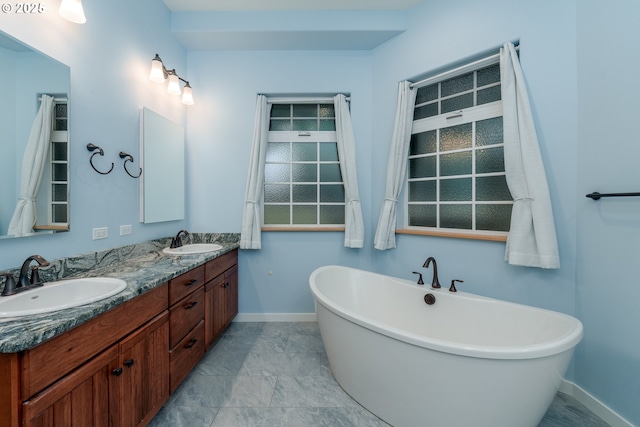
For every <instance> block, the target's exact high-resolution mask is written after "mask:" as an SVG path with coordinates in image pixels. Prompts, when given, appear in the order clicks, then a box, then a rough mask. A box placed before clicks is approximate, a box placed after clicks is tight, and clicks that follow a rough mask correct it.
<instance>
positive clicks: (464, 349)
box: [309, 266, 582, 427]
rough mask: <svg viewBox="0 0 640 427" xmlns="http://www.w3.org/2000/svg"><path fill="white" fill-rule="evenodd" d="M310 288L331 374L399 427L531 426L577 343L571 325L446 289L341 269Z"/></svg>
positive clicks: (576, 329)
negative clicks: (428, 299) (427, 300)
mask: <svg viewBox="0 0 640 427" xmlns="http://www.w3.org/2000/svg"><path fill="white" fill-rule="evenodd" d="M309 282H310V285H311V291H312V293H313V296H314V298H315V301H316V310H317V315H318V323H319V326H320V332H321V335H322V340H323V342H324V345H325V349H326V352H327V356H328V359H329V365H330V367H331V371H332V372H333V375H334V376H335V378H336V380H337V381H338V383H339V384H340V386H341V387H342V388H343V389H344V390H345V391H346V392H347V393H349V395H351V397H353V398H354V399H355V400H356V401H358V402H359V403H360V404H362V405H363V406H364V407H365V408H367V409H368V410H369V411H371V412H372V413H374V414H376V415H377V416H378V417H380V418H381V419H383V420H385V421H386V422H388V423H389V424H391V425H393V426H395V427H413V426H416V427H417V426H427V427H466V426H474V427H475V426H487V427H500V426H504V427H518V426H526V427H532V426H537V425H538V422H539V421H540V420H541V419H542V417H543V416H544V414H545V412H546V411H547V409H548V407H549V405H550V404H551V401H552V400H553V398H554V396H555V394H556V393H557V391H558V388H559V387H560V384H561V381H562V377H563V375H564V374H565V371H566V369H567V366H568V364H569V361H570V360H571V357H572V355H573V349H574V347H575V346H576V344H578V342H580V339H581V338H582V323H580V321H579V320H577V319H575V318H573V317H571V316H568V315H565V314H561V313H556V312H553V311H549V310H543V309H538V308H534V307H529V306H525V305H519V304H513V303H508V302H504V301H499V300H495V299H491V298H485V297H481V296H477V295H473V294H469V293H466V292H457V293H452V292H449V290H448V288H445V287H444V286H443V287H442V288H441V289H432V288H431V287H430V286H429V285H428V284H427V285H424V286H419V285H416V284H414V283H413V282H411V281H408V280H403V279H398V278H393V277H389V276H384V275H380V274H375V273H371V272H367V271H362V270H357V269H353V268H348V267H340V266H325V267H320V268H318V269H317V270H315V271H314V272H313V273H312V274H311V277H310V278H309ZM428 293H431V294H433V295H434V296H435V299H436V301H435V303H434V304H433V305H427V304H426V303H425V300H424V297H425V295H426V294H428Z"/></svg>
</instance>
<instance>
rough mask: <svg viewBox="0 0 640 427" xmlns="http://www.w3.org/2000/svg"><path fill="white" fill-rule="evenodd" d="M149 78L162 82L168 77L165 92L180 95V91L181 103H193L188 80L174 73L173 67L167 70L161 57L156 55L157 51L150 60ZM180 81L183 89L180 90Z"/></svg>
mask: <svg viewBox="0 0 640 427" xmlns="http://www.w3.org/2000/svg"><path fill="white" fill-rule="evenodd" d="M149 79H150V80H151V81H152V82H156V83H164V82H165V80H167V79H168V80H169V84H168V86H167V92H168V93H170V94H171V95H180V93H182V103H183V104H185V105H193V93H192V91H191V85H189V82H188V81H186V80H185V79H183V78H182V77H180V76H179V75H178V73H176V70H175V68H174V69H172V70H167V69H166V68H165V66H164V64H163V63H162V59H160V56H158V54H157V53H156V56H155V58H153V60H152V61H151V72H150V73H149ZM180 81H183V82H184V91H181V90H180Z"/></svg>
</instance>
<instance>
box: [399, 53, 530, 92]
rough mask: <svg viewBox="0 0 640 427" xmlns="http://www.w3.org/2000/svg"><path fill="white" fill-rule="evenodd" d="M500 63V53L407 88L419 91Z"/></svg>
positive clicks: (412, 84)
mask: <svg viewBox="0 0 640 427" xmlns="http://www.w3.org/2000/svg"><path fill="white" fill-rule="evenodd" d="M519 50H520V45H516V51H519ZM498 62H500V53H494V54H493V55H489V56H486V57H484V58H481V59H478V60H476V61H473V62H471V63H469V64H464V65H461V66H460V67H457V68H454V69H453V70H447V71H445V72H442V73H440V74H436V75H435V76H432V77H428V78H426V79H424V80H420V81H419V82H415V83H411V84H410V85H409V87H410V88H411V89H414V88H416V89H419V88H421V87H424V86H428V85H430V84H433V83H438V82H440V81H442V80H445V79H448V78H452V77H457V76H459V75H462V74H465V73H467V72H469V71H471V70H475V69H477V68H482V67H484V66H489V65H493V64H497V63H498Z"/></svg>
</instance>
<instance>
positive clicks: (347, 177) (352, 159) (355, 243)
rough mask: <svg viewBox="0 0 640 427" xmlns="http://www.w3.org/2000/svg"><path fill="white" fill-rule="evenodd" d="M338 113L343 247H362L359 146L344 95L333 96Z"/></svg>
mask: <svg viewBox="0 0 640 427" xmlns="http://www.w3.org/2000/svg"><path fill="white" fill-rule="evenodd" d="M333 103H334V108H335V114H336V138H337V142H338V159H339V160H340V172H341V173H342V182H343V184H344V192H345V203H346V204H345V214H344V225H345V230H344V246H345V247H347V248H361V247H362V246H363V244H364V222H363V220H362V207H361V205H360V193H359V191H358V176H357V172H356V145H355V138H354V135H353V126H352V125H351V114H350V113H349V106H348V105H347V99H346V97H345V96H344V95H343V94H338V95H336V96H334V97H333Z"/></svg>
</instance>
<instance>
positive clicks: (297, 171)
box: [291, 164, 318, 182]
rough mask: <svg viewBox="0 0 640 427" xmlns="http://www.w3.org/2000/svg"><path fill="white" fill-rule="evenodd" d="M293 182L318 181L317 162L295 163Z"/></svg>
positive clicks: (293, 166) (292, 166)
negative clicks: (309, 163) (307, 163)
mask: <svg viewBox="0 0 640 427" xmlns="http://www.w3.org/2000/svg"><path fill="white" fill-rule="evenodd" d="M291 168H292V171H293V182H317V181H318V170H317V166H316V165H315V164H311V165H306V164H293V165H291Z"/></svg>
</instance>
